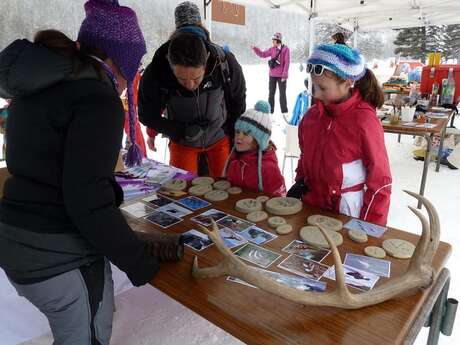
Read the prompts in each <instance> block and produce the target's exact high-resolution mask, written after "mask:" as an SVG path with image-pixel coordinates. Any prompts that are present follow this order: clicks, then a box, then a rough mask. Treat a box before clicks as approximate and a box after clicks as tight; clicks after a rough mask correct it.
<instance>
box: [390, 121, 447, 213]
mask: <svg viewBox="0 0 460 345" xmlns="http://www.w3.org/2000/svg"><path fill="white" fill-rule="evenodd" d="M447 115H448V117H447V118H445V119H431V122H430V123H433V124H436V127H433V128H420V127H408V126H403V125H402V122H399V123H398V124H394V125H393V124H390V123H386V122H382V126H383V131H384V132H386V133H395V134H399V135H402V134H404V135H412V136H414V135H417V136H421V137H423V138H425V139H426V141H427V146H426V154H425V161H424V163H423V171H422V180H421V182H420V191H419V194H420V195H424V193H425V185H426V178H427V174H428V166H429V164H430V159H429V158H427V157H430V152H431V142H432V139H433V137H434V136H435V135H439V136H440V143H439V149H438V157H437V160H436V171H439V166H440V164H441V153H442V149H443V146H444V137H445V134H446V128H447V125H448V123H449V119H450V117H451V116H452V115H453V112H450V113H447ZM417 207H418V208H420V207H421V204H420V202H419V203H418V205H417Z"/></svg>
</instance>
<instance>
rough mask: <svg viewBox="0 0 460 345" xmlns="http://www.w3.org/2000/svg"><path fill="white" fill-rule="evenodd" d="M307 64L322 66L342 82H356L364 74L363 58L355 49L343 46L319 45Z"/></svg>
mask: <svg viewBox="0 0 460 345" xmlns="http://www.w3.org/2000/svg"><path fill="white" fill-rule="evenodd" d="M307 64H313V65H322V66H324V67H325V68H326V69H328V70H330V71H331V72H333V73H335V74H337V75H338V76H339V77H340V78H342V79H344V80H353V81H357V80H359V79H361V78H362V77H363V76H364V74H366V67H365V64H364V58H363V57H362V55H361V54H359V52H358V51H357V50H356V49H353V48H350V47H348V46H346V45H344V44H321V45H319V46H318V47H316V49H315V50H314V51H313V53H312V54H311V56H310V57H309V58H308V60H307Z"/></svg>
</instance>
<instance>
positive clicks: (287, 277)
mask: <svg viewBox="0 0 460 345" xmlns="http://www.w3.org/2000/svg"><path fill="white" fill-rule="evenodd" d="M257 269H258V270H259V271H260V272H261V273H262V274H264V275H266V276H268V277H269V278H271V279H273V280H275V281H276V282H278V283H280V284H284V285H286V286H289V287H292V288H294V289H297V290H300V291H316V292H323V291H325V290H326V286H327V284H326V283H325V282H322V281H319V280H315V279H311V278H307V277H300V276H297V275H293V274H285V273H279V272H272V271H267V270H263V269H261V268H257ZM227 280H229V281H231V282H235V283H239V284H243V285H247V286H250V287H253V288H257V287H256V286H254V285H251V284H249V283H247V282H245V281H244V280H241V279H239V278H235V277H232V276H228V277H227Z"/></svg>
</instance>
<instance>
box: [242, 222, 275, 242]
mask: <svg viewBox="0 0 460 345" xmlns="http://www.w3.org/2000/svg"><path fill="white" fill-rule="evenodd" d="M240 235H241V236H243V237H244V238H245V239H247V240H248V241H249V242H252V243H255V244H263V243H267V242H269V241H271V240H273V239H275V238H277V237H278V236H277V235H275V234H272V233H271V232H268V231H265V230H264V229H261V228H259V227H258V226H255V225H253V226H251V227H249V228H248V229H246V230H244V231H242V232H240Z"/></svg>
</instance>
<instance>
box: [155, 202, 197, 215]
mask: <svg viewBox="0 0 460 345" xmlns="http://www.w3.org/2000/svg"><path fill="white" fill-rule="evenodd" d="M158 211H162V212H165V213H167V214H169V215H171V216H174V217H177V218H183V217H185V216H188V215H189V214H192V213H193V212H192V211H190V210H187V209H186V208H185V207H182V206H179V205H176V204H174V203H171V204H167V205H164V206H161V207H160V208H158Z"/></svg>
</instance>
